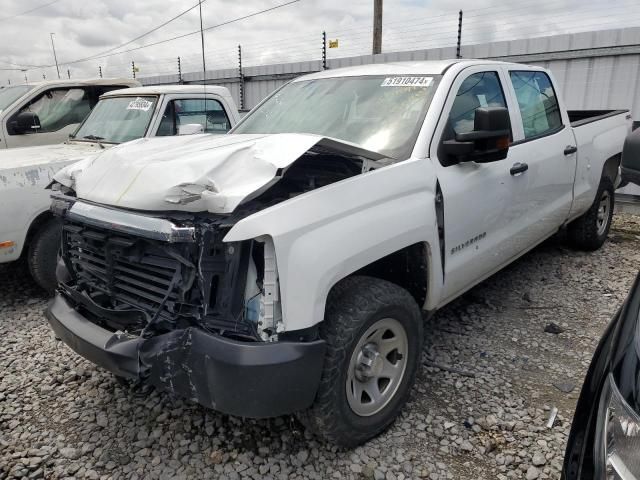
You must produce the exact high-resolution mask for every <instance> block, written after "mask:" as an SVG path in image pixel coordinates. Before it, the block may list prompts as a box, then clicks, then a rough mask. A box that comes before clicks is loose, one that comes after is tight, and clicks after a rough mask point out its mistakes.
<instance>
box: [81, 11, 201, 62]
mask: <svg viewBox="0 0 640 480" xmlns="http://www.w3.org/2000/svg"><path fill="white" fill-rule="evenodd" d="M206 1H207V0H202V3H204V2H206ZM198 5H199V3H196V4H195V5H193V6H191V7H189V8H187V9H186V10H184V11H182V12H180V13H179V14H178V15H176V16H175V17H171V18H170V19H169V20H167V21H166V22H163V23H161V24H160V25H158V26H156V27H154V28H152V29H151V30H149V31H148V32H145V33H143V34H142V35H138V36H137V37H135V38H132V39H131V40H128V41H126V42H124V43H121V44H120V45H118V46H116V47H112V48H110V49H108V50H105V51H103V52H100V53H96V54H95V55H91V56H89V57H86V58H83V59H80V60H76V61H74V62H73V63H78V62H80V61H87V60H93V59H95V58H102V57H100V55H104V54H105V53H109V52H113V51H114V50H118V49H119V48H122V47H125V46H127V45H130V44H132V43H133V42H135V41H137V40H140V39H141V38H144V37H146V36H147V35H151V34H152V33H154V32H157V31H158V30H160V29H161V28H162V27H165V26H166V25H168V24H170V23H171V22H173V21H175V20H177V19H179V18H180V17H183V16H184V15H186V14H187V13H189V12H190V11H191V10H193V9H194V8H196V7H198Z"/></svg>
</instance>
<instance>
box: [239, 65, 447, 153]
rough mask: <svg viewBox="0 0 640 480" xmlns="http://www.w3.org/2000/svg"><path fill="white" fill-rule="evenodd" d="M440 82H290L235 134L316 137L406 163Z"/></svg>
mask: <svg viewBox="0 0 640 480" xmlns="http://www.w3.org/2000/svg"><path fill="white" fill-rule="evenodd" d="M437 80H439V77H437V76H434V75H431V76H411V77H408V76H405V77H400V76H386V77H385V76H370V77H339V78H323V79H317V80H303V81H298V82H295V81H294V82H292V83H289V84H288V85H286V86H285V87H283V88H282V89H281V90H279V91H278V92H277V93H276V94H274V95H273V96H271V97H270V98H269V99H268V100H267V101H266V102H264V103H263V104H262V105H261V106H260V107H258V108H257V109H256V110H255V111H253V112H251V113H250V114H249V116H248V117H246V119H245V120H244V121H243V122H242V123H241V124H240V125H238V127H237V128H236V129H235V130H233V133H313V134H316V135H322V136H326V137H333V138H336V139H340V140H346V141H348V142H352V143H355V144H357V145H360V146H361V147H363V148H365V149H367V150H372V151H375V152H379V153H382V154H383V155H387V156H389V157H391V158H396V159H405V158H408V157H409V155H410V154H411V150H412V149H413V145H414V143H415V140H416V137H417V136H418V132H419V130H420V126H421V124H422V121H423V119H424V115H425V113H426V111H427V108H428V106H429V103H430V102H431V98H432V97H433V93H434V92H435V89H436V85H437Z"/></svg>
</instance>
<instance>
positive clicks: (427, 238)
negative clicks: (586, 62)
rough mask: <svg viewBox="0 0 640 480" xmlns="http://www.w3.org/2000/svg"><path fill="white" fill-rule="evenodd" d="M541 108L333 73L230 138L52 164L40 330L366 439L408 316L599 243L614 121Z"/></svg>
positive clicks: (410, 351) (510, 92) (408, 78)
mask: <svg viewBox="0 0 640 480" xmlns="http://www.w3.org/2000/svg"><path fill="white" fill-rule="evenodd" d="M556 92H557V91H556V89H555V88H554V85H553V83H552V79H551V76H550V75H549V73H548V72H547V71H545V70H544V69H542V68H538V67H528V66H524V65H519V64H506V63H499V62H489V61H470V60H464V61H453V60H452V61H441V62H421V63H397V64H378V65H369V66H361V67H353V68H348V69H342V70H330V71H324V72H320V73H316V74H312V75H308V76H305V77H301V78H298V79H296V80H294V81H292V82H291V83H289V84H288V85H286V86H284V87H283V88H282V89H280V90H279V91H277V92H276V93H274V94H273V95H272V96H270V97H269V98H267V99H266V100H265V101H264V102H263V103H262V104H260V105H259V106H258V107H257V108H256V109H254V110H253V111H252V112H251V113H250V114H249V115H248V116H247V117H246V118H244V119H243V120H242V121H241V122H240V124H239V125H238V126H237V127H236V128H235V129H234V130H232V132H231V133H230V134H229V135H226V136H222V137H217V138H203V137H197V138H181V137H176V138H168V139H150V140H141V141H135V142H133V143H130V144H128V145H127V146H123V147H120V148H118V149H112V150H109V151H106V152H104V153H103V154H102V155H100V156H98V157H95V158H93V159H90V160H87V161H85V162H82V163H81V164H77V165H75V166H74V167H73V168H72V169H71V170H69V169H67V170H63V171H62V172H61V173H60V174H59V175H58V176H56V179H57V181H58V184H56V189H57V193H55V194H54V200H53V204H52V209H53V211H54V212H55V214H56V215H58V216H60V217H61V218H62V220H63V222H64V230H63V241H62V260H61V263H60V264H59V271H58V278H59V280H60V285H59V287H58V292H57V294H56V297H55V298H54V299H53V300H52V302H51V304H50V306H49V308H48V312H47V315H48V319H49V322H50V324H51V326H52V328H53V330H54V331H55V332H56V335H57V336H58V337H60V338H61V339H62V340H63V341H64V342H66V343H67V344H68V345H69V346H70V347H71V348H73V349H74V350H75V351H77V352H78V353H80V354H81V355H83V356H84V357H86V358H88V359H90V360H91V361H93V362H95V363H97V364H98V365H101V366H102V367H104V368H106V369H108V370H110V371H112V372H113V373H115V374H116V375H118V376H122V377H127V378H131V379H136V380H139V381H142V382H148V383H150V384H153V385H155V386H156V387H158V388H160V389H164V390H168V391H171V392H174V393H177V394H180V395H183V396H186V397H188V398H191V399H193V400H195V401H198V402H200V403H201V404H203V405H206V406H208V407H211V408H214V409H217V410H220V411H222V412H226V413H229V414H234V415H241V416H249V417H265V416H272V415H281V414H287V413H296V414H297V415H298V416H299V418H300V419H301V420H302V421H303V422H304V423H305V424H306V425H307V426H308V427H309V428H311V429H312V430H313V431H314V432H316V433H318V434H320V435H322V436H324V437H325V438H327V439H329V440H330V441H332V442H335V443H338V444H341V445H355V444H358V443H361V442H363V441H365V440H367V439H369V438H371V437H372V436H374V435H376V434H378V433H379V432H381V431H382V430H384V429H385V428H386V427H387V426H388V425H389V424H390V423H391V422H392V421H393V419H394V418H395V417H396V415H397V414H398V412H399V410H400V409H401V408H402V406H403V404H404V403H405V401H406V399H407V396H408V394H409V392H410V390H411V386H412V383H413V381H414V377H415V375H416V370H417V369H418V368H419V365H420V363H421V362H420V359H421V353H422V342H423V320H422V315H421V310H423V311H426V312H434V311H435V310H436V309H438V308H440V307H442V306H443V305H445V304H446V303H447V302H449V301H451V300H452V299H454V298H456V297H457V296H459V295H460V294H462V293H463V292H464V291H466V290H468V289H469V288H471V287H472V286H474V285H475V284H477V283H478V282H480V281H481V280H483V279H484V278H487V277H488V276H490V275H491V274H492V273H494V272H496V271H498V270H499V269H500V268H502V267H503V266H505V265H506V264H508V263H509V262H511V261H513V260H514V259H516V258H517V257H519V256H520V255H522V254H523V253H525V252H526V251H528V250H530V249H531V248H533V247H534V246H535V245H537V244H538V243H540V242H542V241H543V240H544V239H545V238H547V237H549V236H551V235H553V234H554V233H555V232H557V231H558V230H559V229H560V228H562V227H564V226H568V229H569V237H570V239H571V240H572V242H573V243H574V244H575V245H576V246H577V247H579V248H584V249H595V248H598V247H599V246H600V245H602V243H603V242H604V241H605V239H606V236H607V233H608V229H609V224H610V221H611V215H612V211H613V189H614V185H615V183H616V182H617V181H618V170H619V166H618V164H619V154H620V151H621V149H622V145H623V141H624V138H625V136H626V135H627V133H628V131H629V129H630V119H629V115H628V113H627V112H626V111H609V112H569V113H568V112H567V111H566V110H565V109H564V107H563V105H562V102H561V100H560V99H559V98H558V97H557V93H556ZM572 118H578V120H577V121H575V122H573V123H572ZM70 173H72V174H71V175H70Z"/></svg>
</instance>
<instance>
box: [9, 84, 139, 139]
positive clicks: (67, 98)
mask: <svg viewBox="0 0 640 480" xmlns="http://www.w3.org/2000/svg"><path fill="white" fill-rule="evenodd" d="M139 86H140V82H138V81H137V80H133V79H128V78H95V79H91V80H47V81H43V82H35V83H30V84H25V85H10V86H6V87H4V88H2V89H0V148H15V147H33V146H35V145H49V144H53V143H60V142H64V141H65V140H66V139H67V137H68V136H69V134H70V133H73V131H74V130H75V129H76V128H78V125H79V124H80V123H81V122H82V121H83V120H84V119H85V118H86V117H87V115H89V112H90V111H91V109H92V108H93V107H94V106H95V105H96V103H98V98H99V97H100V95H102V94H103V93H106V92H109V91H111V90H118V89H121V88H126V87H139Z"/></svg>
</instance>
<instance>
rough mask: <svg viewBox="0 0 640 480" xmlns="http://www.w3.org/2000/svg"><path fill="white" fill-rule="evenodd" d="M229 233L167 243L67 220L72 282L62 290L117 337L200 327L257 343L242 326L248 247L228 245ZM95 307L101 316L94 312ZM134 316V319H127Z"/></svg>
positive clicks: (66, 246)
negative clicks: (118, 333)
mask: <svg viewBox="0 0 640 480" xmlns="http://www.w3.org/2000/svg"><path fill="white" fill-rule="evenodd" d="M224 234H225V232H223V231H217V230H215V229H212V228H205V231H204V232H203V233H202V234H201V235H200V236H199V237H198V238H199V239H200V241H199V242H188V243H169V242H164V241H161V240H153V239H148V238H143V237H138V236H135V235H130V234H127V233H123V232H118V231H113V230H109V229H107V228H102V227H97V226H93V225H87V224H85V223H83V222H79V221H76V220H69V219H68V218H67V219H65V221H64V227H63V248H62V251H63V259H64V261H65V263H66V265H67V268H68V269H69V271H70V272H71V276H72V278H73V280H72V282H71V283H70V284H69V285H67V286H66V287H65V288H67V289H71V290H73V292H72V293H73V297H74V299H75V300H76V301H79V303H80V305H79V306H80V308H82V303H83V302H84V303H85V305H84V306H85V310H86V311H84V313H85V314H86V315H87V316H88V317H89V318H90V319H92V321H95V322H97V323H99V324H101V325H103V326H105V327H106V328H109V329H110V330H112V331H116V330H126V331H128V332H130V333H133V334H139V333H140V332H142V330H143V329H145V327H147V325H148V324H149V323H150V322H153V333H163V332H167V331H170V330H174V329H176V328H184V327H186V326H190V325H198V326H200V327H203V328H205V329H207V330H209V331H216V332H220V333H223V334H232V335H237V336H242V337H243V338H245V337H248V338H255V336H256V334H255V328H254V326H253V325H252V324H250V322H247V321H245V320H244V290H245V288H244V285H245V281H246V271H247V265H248V256H249V255H250V245H249V242H241V243H238V244H233V245H225V244H224V243H223V242H222V238H223V236H224ZM68 292H69V290H68ZM79 295H80V296H79ZM87 297H88V299H89V301H90V302H91V305H86V301H87ZM94 304H95V305H97V306H98V307H99V308H101V309H104V310H103V311H99V312H98V314H96V313H95V312H96V308H93V309H91V308H89V307H91V306H93V305H94ZM131 310H134V311H135V313H136V314H135V315H130V316H127V315H126V312H127V311H131ZM114 312H115V314H114ZM123 312H124V313H123ZM140 312H142V313H143V315H140ZM100 313H103V314H102V315H100ZM123 319H124V320H123Z"/></svg>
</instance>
